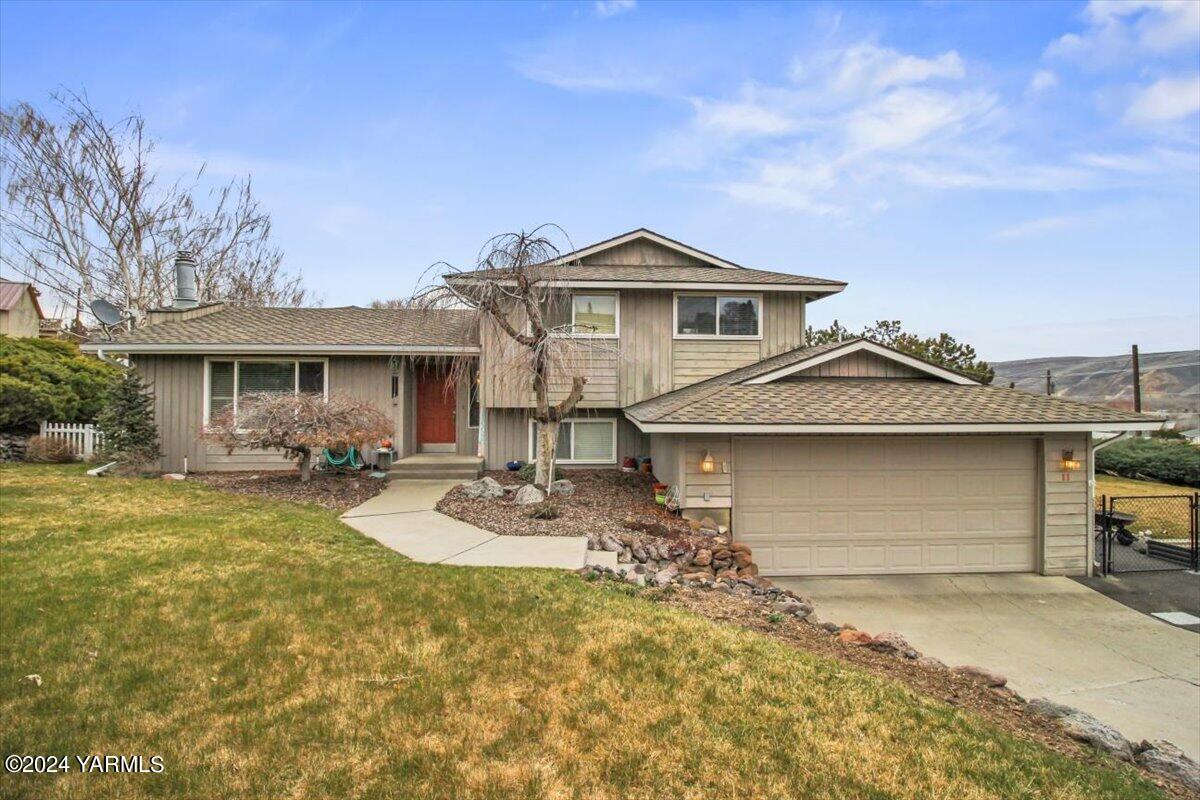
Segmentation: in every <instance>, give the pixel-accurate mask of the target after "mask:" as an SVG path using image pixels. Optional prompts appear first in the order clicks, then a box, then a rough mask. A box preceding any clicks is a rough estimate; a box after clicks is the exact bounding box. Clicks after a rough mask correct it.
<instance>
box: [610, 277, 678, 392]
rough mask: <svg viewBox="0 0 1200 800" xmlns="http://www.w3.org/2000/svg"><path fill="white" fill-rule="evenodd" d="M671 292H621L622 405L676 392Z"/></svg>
mask: <svg viewBox="0 0 1200 800" xmlns="http://www.w3.org/2000/svg"><path fill="white" fill-rule="evenodd" d="M671 302H672V294H671V292H663V291H656V290H652V289H626V290H623V291H622V292H621V331H620V333H621V356H622V358H621V363H620V391H621V395H620V398H619V400H620V405H623V406H628V405H633V404H634V403H640V402H641V401H642V400H647V399H649V398H651V397H656V396H658V395H660V394H663V393H664V392H669V391H671V389H673V388H674V384H673V381H672V375H671V346H670V344H671V316H672V308H671Z"/></svg>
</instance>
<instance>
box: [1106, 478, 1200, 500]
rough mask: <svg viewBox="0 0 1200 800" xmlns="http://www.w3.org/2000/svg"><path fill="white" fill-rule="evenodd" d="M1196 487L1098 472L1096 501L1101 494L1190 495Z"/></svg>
mask: <svg viewBox="0 0 1200 800" xmlns="http://www.w3.org/2000/svg"><path fill="white" fill-rule="evenodd" d="M1196 491H1197V490H1196V489H1192V488H1191V487H1188V486H1176V485H1174V484H1172V483H1159V482H1158V481H1139V480H1136V479H1134V478H1121V477H1119V476H1116V475H1101V474H1099V473H1097V474H1096V498H1097V500H1096V502H1097V503H1098V502H1100V501H1099V497H1100V495H1104V494H1106V495H1108V496H1109V497H1130V496H1143V495H1153V496H1159V495H1186V496H1188V497H1190V496H1191V495H1193V494H1195V493H1196Z"/></svg>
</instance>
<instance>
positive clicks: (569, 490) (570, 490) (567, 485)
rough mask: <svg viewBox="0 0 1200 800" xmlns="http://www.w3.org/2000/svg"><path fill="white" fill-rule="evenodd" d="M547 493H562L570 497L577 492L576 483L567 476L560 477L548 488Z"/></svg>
mask: <svg viewBox="0 0 1200 800" xmlns="http://www.w3.org/2000/svg"><path fill="white" fill-rule="evenodd" d="M546 494H561V495H562V496H563V497H570V496H571V495H573V494H575V484H573V483H571V482H570V481H569V480H567V479H566V478H560V479H559V480H556V481H554V482H553V483H551V484H550V486H548V487H547V488H546Z"/></svg>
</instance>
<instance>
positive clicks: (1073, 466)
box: [1061, 450, 1083, 480]
mask: <svg viewBox="0 0 1200 800" xmlns="http://www.w3.org/2000/svg"><path fill="white" fill-rule="evenodd" d="M1061 466H1062V473H1063V480H1066V479H1067V477H1068V476H1069V475H1070V473H1072V472H1078V471H1079V470H1080V469H1081V468H1082V467H1083V464H1082V463H1081V462H1079V461H1077V460H1076V459H1075V451H1074V450H1063V451H1062V462H1061Z"/></svg>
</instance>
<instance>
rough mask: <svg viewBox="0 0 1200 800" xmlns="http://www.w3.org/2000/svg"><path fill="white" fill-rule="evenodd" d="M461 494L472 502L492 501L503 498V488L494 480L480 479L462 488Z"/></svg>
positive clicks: (489, 478)
mask: <svg viewBox="0 0 1200 800" xmlns="http://www.w3.org/2000/svg"><path fill="white" fill-rule="evenodd" d="M531 488H536V487H531ZM463 494H465V495H466V496H467V497H469V498H471V499H472V500H494V499H495V498H497V497H503V496H504V487H503V486H501V485H500V482H499V481H498V480H496V479H495V478H491V477H488V478H480V479H479V480H477V481H471V482H470V483H468V484H467V485H466V486H464V487H463Z"/></svg>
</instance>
